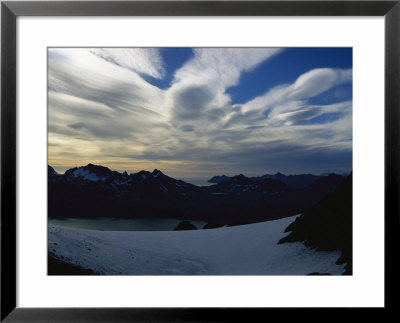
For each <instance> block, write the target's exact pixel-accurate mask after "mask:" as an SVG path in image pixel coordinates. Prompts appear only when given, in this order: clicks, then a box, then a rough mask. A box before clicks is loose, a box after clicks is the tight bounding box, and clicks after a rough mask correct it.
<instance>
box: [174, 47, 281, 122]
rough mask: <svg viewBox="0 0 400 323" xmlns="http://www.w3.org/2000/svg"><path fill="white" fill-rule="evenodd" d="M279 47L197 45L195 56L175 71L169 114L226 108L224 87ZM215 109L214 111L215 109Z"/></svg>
mask: <svg viewBox="0 0 400 323" xmlns="http://www.w3.org/2000/svg"><path fill="white" fill-rule="evenodd" d="M281 51H282V49H279V48H196V49H194V57H193V58H192V59H191V60H190V61H189V62H187V63H186V64H185V65H184V66H182V68H180V69H179V70H178V71H176V73H175V75H174V80H173V83H172V86H171V88H170V89H169V90H168V92H167V95H169V96H170V105H171V110H172V117H173V118H174V119H175V121H178V120H179V119H180V118H183V119H187V118H201V117H202V116H205V115H207V112H208V111H211V110H214V109H221V108H222V109H223V108H224V107H225V110H227V111H226V112H228V109H229V108H228V107H227V105H229V104H230V96H229V95H227V94H226V93H225V92H226V89H227V88H229V87H232V86H234V85H237V84H238V82H239V80H240V76H241V74H242V73H243V72H245V71H250V70H252V69H254V68H256V67H257V66H258V65H259V64H260V63H262V62H263V61H265V60H267V59H270V58H271V57H273V56H274V55H277V54H279V53H280V52H281ZM214 112H215V111H214Z"/></svg>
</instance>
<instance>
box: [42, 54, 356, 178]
mask: <svg viewBox="0 0 400 323" xmlns="http://www.w3.org/2000/svg"><path fill="white" fill-rule="evenodd" d="M281 52H282V50H281V49H276V48H256V49H254V48H198V49H194V56H193V57H192V58H191V59H190V60H188V61H187V62H185V63H184V64H183V65H182V67H181V68H179V69H178V70H176V71H175V72H174V76H173V79H172V82H171V85H170V87H169V88H167V89H165V90H162V89H160V88H158V87H156V86H154V85H152V84H151V83H149V82H148V81H146V80H145V79H144V78H143V75H147V76H152V77H154V78H162V77H163V75H164V73H165V63H164V62H163V59H162V56H161V55H160V52H159V51H158V50H157V49H79V48H71V49H50V50H49V78H48V79H49V84H48V88H49V93H48V102H49V162H50V163H52V164H54V165H55V166H62V165H65V166H73V165H79V164H84V163H87V162H98V163H102V164H105V165H108V166H110V167H113V168H115V169H128V170H130V171H137V170H139V169H140V168H146V169H148V168H152V167H158V168H162V169H164V170H167V171H168V170H170V171H173V172H175V173H179V172H181V173H182V172H188V173H194V172H198V173H207V174H208V173H213V172H217V171H223V170H224V168H225V170H226V171H225V172H229V171H231V172H236V171H238V172H247V173H260V172H267V171H274V170H276V171H277V170H280V171H288V172H290V171H296V169H298V170H300V169H301V170H302V171H313V172H318V171H326V169H327V168H329V167H334V165H332V162H329V160H331V159H332V156H338V157H337V160H341V158H343V159H344V158H345V157H344V156H347V158H348V156H349V153H350V155H351V149H352V141H351V138H352V102H351V101H349V100H343V101H342V102H332V103H330V104H325V105H316V104H310V103H309V101H310V99H311V98H313V97H315V96H318V95H320V94H321V93H324V92H326V91H328V90H330V89H333V88H335V87H337V86H339V85H342V84H345V83H349V82H351V79H352V71H351V69H346V70H342V69H334V68H328V67H327V68H317V69H312V70H310V71H308V72H306V73H304V74H302V75H299V76H298V77H297V79H296V80H295V81H294V82H293V83H291V84H280V85H276V86H275V87H273V88H271V89H269V90H268V91H267V92H266V93H264V94H262V95H260V96H258V97H255V98H253V99H251V100H250V101H248V102H244V103H241V104H232V102H231V98H230V96H229V94H228V93H227V89H229V88H230V87H233V86H236V85H238V84H239V83H240V81H241V76H242V74H243V73H244V72H251V71H252V70H255V69H256V68H257V67H258V66H259V65H260V64H261V63H262V62H265V61H266V60H268V59H271V58H272V57H274V56H276V55H279V54H280V53H281ZM318 156H319V157H318ZM329 158H331V159H329ZM310 160H319V162H318V165H317V163H316V162H314V163H311V164H307V163H308V162H309V161H310ZM67 164H68V165H67ZM345 164H346V163H342V164H341V165H345ZM347 164H348V163H347ZM296 165H297V166H296Z"/></svg>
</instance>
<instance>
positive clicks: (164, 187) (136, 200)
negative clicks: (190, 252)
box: [48, 164, 344, 226]
mask: <svg viewBox="0 0 400 323" xmlns="http://www.w3.org/2000/svg"><path fill="white" fill-rule="evenodd" d="M343 180H344V176H342V175H337V174H329V175H328V176H315V175H309V174H304V175H289V176H286V175H283V174H280V173H278V174H275V175H264V176H260V177H256V178H254V177H252V178H250V177H246V176H244V175H243V174H240V175H237V176H233V177H229V178H225V179H224V180H222V181H220V182H219V183H217V184H214V185H210V186H201V187H200V186H196V185H193V184H190V183H187V182H184V181H182V180H177V179H174V178H172V177H169V176H167V175H165V174H164V173H162V172H161V171H160V170H157V169H155V170H154V171H152V172H149V171H144V170H142V171H140V172H138V173H134V174H128V173H127V172H123V173H120V172H117V171H112V170H110V169H109V168H107V167H104V166H98V165H93V164H88V165H86V166H82V167H75V168H71V169H69V170H67V171H66V172H65V173H64V174H62V175H61V174H58V173H57V172H56V171H55V170H54V169H53V168H52V167H51V166H48V212H49V213H48V215H49V217H52V218H96V217H113V218H174V219H182V220H186V219H190V220H203V221H207V222H208V223H209V224H210V226H213V225H219V224H228V225H234V224H244V223H253V222H259V221H266V220H271V219H278V218H282V217H286V216H291V215H294V214H298V213H302V212H304V211H305V210H307V209H309V208H310V207H311V206H313V205H314V204H315V203H317V202H318V201H319V200H321V199H322V198H323V197H324V196H326V195H327V194H328V193H330V192H332V191H334V190H335V188H336V187H337V186H338V185H339V184H340V183H342V182H343Z"/></svg>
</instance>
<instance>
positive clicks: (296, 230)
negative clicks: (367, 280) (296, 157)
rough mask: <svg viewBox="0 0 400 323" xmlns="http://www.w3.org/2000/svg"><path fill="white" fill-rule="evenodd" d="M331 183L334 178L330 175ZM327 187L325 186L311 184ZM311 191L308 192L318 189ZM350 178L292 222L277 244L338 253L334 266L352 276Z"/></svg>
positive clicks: (322, 185)
mask: <svg viewBox="0 0 400 323" xmlns="http://www.w3.org/2000/svg"><path fill="white" fill-rule="evenodd" d="M328 177H331V179H332V181H335V180H336V176H333V175H329V176H328ZM314 184H315V185H317V186H318V185H319V186H318V187H326V185H325V183H323V184H322V183H317V182H315V183H314ZM318 187H312V188H310V190H311V191H312V190H313V189H317V188H318ZM352 208H353V203H352V174H350V175H349V176H348V177H347V178H346V179H345V180H344V181H343V182H342V183H341V184H340V185H339V186H338V187H337V188H336V190H334V191H333V192H331V193H330V194H328V195H327V196H325V197H324V198H323V199H321V200H320V201H319V202H318V203H317V204H315V205H314V206H313V207H311V208H310V209H309V210H307V211H306V212H304V213H303V214H302V215H301V216H300V217H298V218H297V219H296V220H295V221H294V222H292V223H291V224H290V225H289V226H288V227H287V228H286V231H285V232H289V231H290V233H289V235H288V236H286V237H284V238H283V239H281V240H280V241H279V243H284V242H295V241H303V242H304V243H305V244H306V245H307V246H310V247H315V248H317V249H318V250H341V252H342V255H341V257H340V258H339V259H338V261H337V263H338V264H342V263H346V267H345V268H346V272H345V274H347V275H351V274H352V227H353V226H352V223H353V220H352V218H353V217H352Z"/></svg>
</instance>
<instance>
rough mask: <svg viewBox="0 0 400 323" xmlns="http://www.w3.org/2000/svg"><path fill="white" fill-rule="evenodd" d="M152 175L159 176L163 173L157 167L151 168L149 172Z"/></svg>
mask: <svg viewBox="0 0 400 323" xmlns="http://www.w3.org/2000/svg"><path fill="white" fill-rule="evenodd" d="M151 174H152V175H153V177H159V176H161V175H164V174H163V173H162V172H161V171H159V170H158V169H155V170H153V172H152V173H151Z"/></svg>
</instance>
